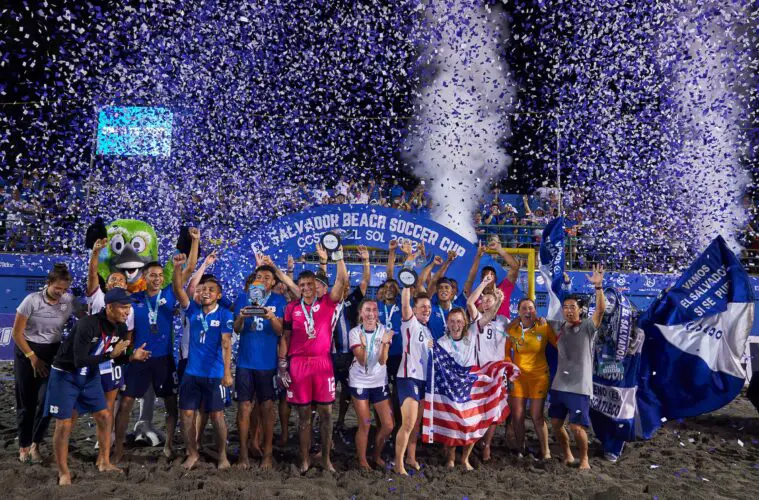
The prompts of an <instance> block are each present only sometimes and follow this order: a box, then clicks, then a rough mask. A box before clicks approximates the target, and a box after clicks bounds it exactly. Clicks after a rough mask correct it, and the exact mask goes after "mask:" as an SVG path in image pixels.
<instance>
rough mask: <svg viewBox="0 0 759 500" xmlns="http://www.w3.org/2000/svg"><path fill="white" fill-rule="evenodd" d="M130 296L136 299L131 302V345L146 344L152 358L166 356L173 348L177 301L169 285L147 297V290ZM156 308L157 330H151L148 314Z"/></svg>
mask: <svg viewBox="0 0 759 500" xmlns="http://www.w3.org/2000/svg"><path fill="white" fill-rule="evenodd" d="M159 295H160V300H159V298H158V297H159ZM132 297H133V298H134V299H135V300H136V302H135V303H134V304H132V307H133V309H134V342H133V343H132V345H134V346H135V347H140V346H141V345H142V344H147V345H146V346H145V349H146V350H148V351H150V356H151V357H153V358H157V357H161V356H168V355H169V354H171V353H172V352H173V348H174V307H175V306H176V303H177V299H176V297H175V296H174V291H173V290H172V288H171V286H167V287H164V288H163V289H161V291H160V292H159V293H157V294H155V295H153V296H152V297H148V293H147V291H142V292H137V293H134V294H132ZM156 301H158V303H156ZM148 304H150V306H148ZM156 308H157V311H158V320H157V322H156V324H157V326H158V331H157V332H153V331H152V329H151V327H150V318H149V314H150V310H151V309H152V310H154V311H156Z"/></svg>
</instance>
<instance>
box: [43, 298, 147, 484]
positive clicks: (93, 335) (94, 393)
mask: <svg viewBox="0 0 759 500" xmlns="http://www.w3.org/2000/svg"><path fill="white" fill-rule="evenodd" d="M132 300H133V299H132V298H131V297H130V296H129V294H128V293H127V292H126V290H124V289H122V288H114V289H112V290H110V291H109V292H108V293H106V294H105V310H103V311H100V312H99V313H97V314H94V315H92V316H87V317H85V318H82V319H81V320H79V322H78V323H77V324H76V326H75V327H74V330H73V331H72V332H71V334H70V335H69V336H68V337H66V338H65V339H64V341H63V343H62V344H61V347H60V349H59V350H58V354H57V355H56V356H55V360H54V361H53V366H52V369H51V371H50V381H49V382H48V386H47V398H46V402H45V412H46V414H47V415H50V416H51V417H53V418H56V419H57V420H56V424H55V436H54V439H53V443H54V448H55V450H54V451H55V463H56V464H57V465H58V484H60V485H68V484H71V473H70V472H69V467H68V452H69V436H70V435H71V427H72V424H71V416H72V412H73V410H74V406H76V407H77V408H79V409H80V411H86V412H90V413H92V416H93V418H94V419H95V424H96V425H97V438H98V442H99V444H100V446H99V450H98V459H97V463H98V470H99V471H100V472H106V471H119V472H120V469H119V468H118V467H116V466H115V465H112V464H111V461H110V450H111V430H110V425H109V422H110V420H111V419H112V418H113V417H112V415H111V412H110V411H109V410H108V404H107V403H106V400H105V395H104V394H103V388H102V386H101V385H100V370H99V366H100V365H101V364H102V363H107V362H110V361H116V362H117V363H120V362H125V361H127V356H126V349H127V347H128V346H129V340H128V339H126V335H127V330H126V325H125V324H124V322H125V321H126V319H127V316H129V312H130V311H131V310H132V305H131V304H132ZM143 347H144V345H143V346H141V347H140V348H139V349H137V350H135V351H134V353H133V354H132V356H131V359H133V360H145V359H147V358H148V357H149V356H150V353H149V352H147V351H145V350H144V349H143Z"/></svg>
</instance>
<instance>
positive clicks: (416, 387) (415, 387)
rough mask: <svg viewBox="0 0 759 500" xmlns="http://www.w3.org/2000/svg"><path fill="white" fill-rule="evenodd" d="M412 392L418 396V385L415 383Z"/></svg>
mask: <svg viewBox="0 0 759 500" xmlns="http://www.w3.org/2000/svg"><path fill="white" fill-rule="evenodd" d="M414 394H415V395H416V396H418V395H419V386H418V385H415V386H414Z"/></svg>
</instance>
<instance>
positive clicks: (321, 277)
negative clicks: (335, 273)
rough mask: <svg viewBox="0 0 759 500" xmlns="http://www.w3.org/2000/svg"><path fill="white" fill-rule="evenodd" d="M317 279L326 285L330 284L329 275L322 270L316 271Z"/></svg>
mask: <svg viewBox="0 0 759 500" xmlns="http://www.w3.org/2000/svg"><path fill="white" fill-rule="evenodd" d="M316 281H318V282H320V283H321V284H322V285H324V286H329V277H328V276H327V275H326V274H324V273H322V272H318V273H316Z"/></svg>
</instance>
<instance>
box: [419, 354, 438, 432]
mask: <svg viewBox="0 0 759 500" xmlns="http://www.w3.org/2000/svg"><path fill="white" fill-rule="evenodd" d="M430 361H431V362H432V370H431V372H432V373H430V378H431V379H432V381H431V384H432V387H431V388H430V444H432V443H434V442H435V431H434V423H435V422H434V420H435V345H434V344H433V345H432V353H431V356H430ZM422 418H424V415H422Z"/></svg>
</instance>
